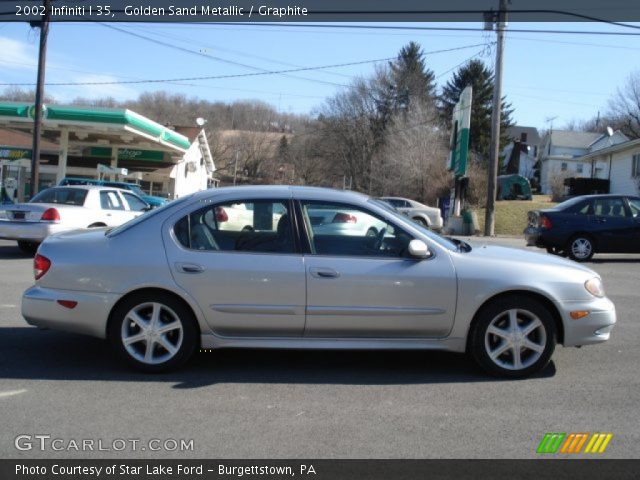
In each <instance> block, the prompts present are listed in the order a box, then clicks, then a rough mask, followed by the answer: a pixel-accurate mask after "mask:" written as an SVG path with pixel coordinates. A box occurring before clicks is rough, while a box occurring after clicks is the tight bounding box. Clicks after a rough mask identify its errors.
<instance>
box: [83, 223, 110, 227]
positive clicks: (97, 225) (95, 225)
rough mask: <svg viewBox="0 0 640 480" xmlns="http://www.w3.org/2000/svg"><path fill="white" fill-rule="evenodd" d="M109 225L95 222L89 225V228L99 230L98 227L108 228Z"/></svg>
mask: <svg viewBox="0 0 640 480" xmlns="http://www.w3.org/2000/svg"><path fill="white" fill-rule="evenodd" d="M106 226H107V224H106V223H104V222H94V223H92V224H91V225H89V226H88V227H87V228H98V227H106Z"/></svg>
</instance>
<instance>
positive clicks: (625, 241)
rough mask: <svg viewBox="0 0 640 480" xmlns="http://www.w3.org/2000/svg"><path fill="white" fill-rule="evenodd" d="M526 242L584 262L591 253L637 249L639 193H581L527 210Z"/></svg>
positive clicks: (638, 249)
mask: <svg viewBox="0 0 640 480" xmlns="http://www.w3.org/2000/svg"><path fill="white" fill-rule="evenodd" d="M524 236H525V238H526V240H527V245H535V246H536V247H540V248H546V249H547V251H548V252H549V253H554V254H558V255H564V256H568V257H569V258H571V259H573V260H575V261H578V262H584V261H586V260H589V259H590V258H591V257H592V256H593V254H594V253H640V197H636V196H625V195H583V196H580V197H574V198H572V199H570V200H567V201H566V202H562V203H560V204H558V205H556V206H555V207H553V208H549V209H545V210H533V211H531V212H529V226H528V227H527V228H526V229H525V231H524Z"/></svg>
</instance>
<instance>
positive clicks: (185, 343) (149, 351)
mask: <svg viewBox="0 0 640 480" xmlns="http://www.w3.org/2000/svg"><path fill="white" fill-rule="evenodd" d="M154 317H155V320H154ZM136 318H137V320H134V319H136ZM154 323H155V325H156V326H155V327H153V326H152V325H153V324H154ZM145 325H146V327H145ZM172 325H173V326H174V328H170V327H171V326H172ZM163 328H164V333H163V332H162V330H158V329H163ZM167 328H169V329H168V330H167ZM145 330H147V331H148V332H149V333H148V334H147V333H146V332H145ZM198 337H199V330H198V327H197V322H196V319H195V317H194V315H193V312H192V311H191V309H189V307H187V306H186V305H185V304H184V303H183V302H181V301H180V300H178V299H177V298H175V297H172V296H170V295H167V294H164V295H163V294H159V293H139V294H133V295H131V296H130V297H129V298H127V299H126V300H125V301H124V302H122V303H120V304H119V305H118V306H117V307H116V308H115V309H114V310H113V312H112V314H111V318H110V321H109V331H108V338H109V341H110V342H111V344H112V345H113V347H114V348H115V349H116V351H117V352H118V354H119V355H120V356H121V357H122V358H123V359H124V360H125V361H126V362H127V363H128V364H129V365H130V366H132V367H133V368H135V369H137V370H141V371H144V372H150V373H159V372H165V371H168V370H171V369H175V368H177V367H179V366H180V365H182V364H184V363H185V362H186V361H187V360H189V358H190V357H191V355H192V354H193V352H194V351H195V349H196V347H197V345H198V343H199V342H198ZM125 339H129V340H130V342H129V343H128V344H127V345H125V341H124V340H125ZM131 339H134V341H131ZM149 341H151V343H150V347H148V346H147V345H149V343H148V342H149Z"/></svg>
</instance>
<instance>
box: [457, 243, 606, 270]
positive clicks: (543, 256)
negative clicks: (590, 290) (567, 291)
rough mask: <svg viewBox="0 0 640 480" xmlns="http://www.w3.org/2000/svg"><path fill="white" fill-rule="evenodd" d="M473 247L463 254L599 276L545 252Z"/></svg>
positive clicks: (585, 268)
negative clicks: (560, 268) (567, 269)
mask: <svg viewBox="0 0 640 480" xmlns="http://www.w3.org/2000/svg"><path fill="white" fill-rule="evenodd" d="M472 247H473V249H472V250H471V251H470V252H468V253H465V254H464V255H472V256H476V257H478V258H482V259H483V260H487V261H489V262H491V263H510V264H512V265H513V266H517V267H518V268H522V267H525V268H526V265H532V266H533V265H535V266H536V267H539V266H557V267H564V268H570V269H574V270H579V271H581V272H584V273H588V274H591V275H593V276H594V277H595V276H599V275H598V274H597V273H596V272H594V271H593V270H591V269H590V268H588V267H585V266H584V265H581V264H579V263H577V262H574V261H572V260H568V259H566V258H562V257H559V256H556V255H549V254H547V253H538V252H530V251H528V250H522V249H520V248H510V247H501V246H497V245H486V244H484V245H483V244H476V245H472Z"/></svg>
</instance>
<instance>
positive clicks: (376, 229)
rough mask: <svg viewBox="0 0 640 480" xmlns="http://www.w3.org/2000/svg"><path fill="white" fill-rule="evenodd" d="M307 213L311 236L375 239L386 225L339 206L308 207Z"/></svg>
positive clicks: (363, 214) (371, 217)
mask: <svg viewBox="0 0 640 480" xmlns="http://www.w3.org/2000/svg"><path fill="white" fill-rule="evenodd" d="M307 213H308V215H307V217H308V221H309V228H310V229H311V231H312V232H313V235H332V234H333V235H336V234H340V235H350V236H363V235H364V236H369V237H375V236H376V235H378V234H379V233H380V231H381V230H382V229H383V228H384V227H385V225H386V223H385V222H383V221H381V220H379V219H377V218H376V217H373V216H371V215H367V214H366V213H364V212H361V211H358V210H351V209H350V208H349V207H346V206H340V205H327V206H320V205H319V206H315V207H310V208H308V209H307Z"/></svg>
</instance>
